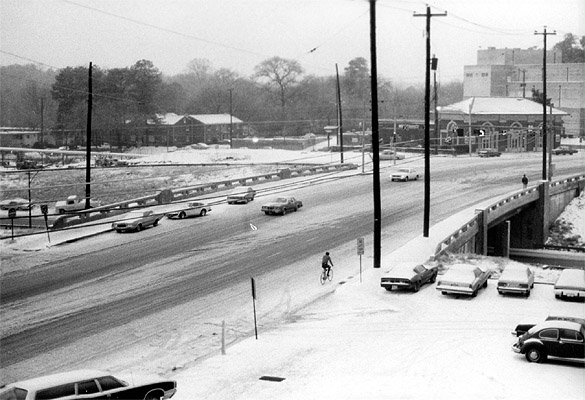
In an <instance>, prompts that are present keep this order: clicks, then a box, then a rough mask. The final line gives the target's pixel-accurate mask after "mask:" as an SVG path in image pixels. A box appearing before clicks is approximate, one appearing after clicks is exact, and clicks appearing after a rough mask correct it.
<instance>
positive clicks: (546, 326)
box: [512, 321, 585, 363]
mask: <svg viewBox="0 0 585 400" xmlns="http://www.w3.org/2000/svg"><path fill="white" fill-rule="evenodd" d="M512 350H513V351H514V352H515V353H520V354H524V355H525V357H526V359H527V360H528V361H530V362H535V363H542V362H544V361H546V359H547V357H549V356H550V357H559V358H565V359H576V360H584V359H585V327H583V325H582V324H579V323H577V322H572V321H546V322H543V323H540V324H538V325H535V326H533V327H532V328H530V329H529V330H528V332H526V333H525V334H524V335H522V336H520V338H518V342H516V343H515V344H514V345H513V346H512Z"/></svg>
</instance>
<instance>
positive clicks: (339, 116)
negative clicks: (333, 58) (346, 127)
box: [335, 64, 343, 164]
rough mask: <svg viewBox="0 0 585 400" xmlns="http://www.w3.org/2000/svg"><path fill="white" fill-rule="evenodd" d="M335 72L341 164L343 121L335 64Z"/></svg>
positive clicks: (337, 72) (337, 71)
mask: <svg viewBox="0 0 585 400" xmlns="http://www.w3.org/2000/svg"><path fill="white" fill-rule="evenodd" d="M335 74H336V75H337V130H338V135H337V137H338V138H339V151H340V153H341V163H342V164H343V122H342V116H341V86H340V85H339V70H338V69H337V64H335Z"/></svg>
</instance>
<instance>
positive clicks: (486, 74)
mask: <svg viewBox="0 0 585 400" xmlns="http://www.w3.org/2000/svg"><path fill="white" fill-rule="evenodd" d="M489 75H490V74H488V73H487V72H482V73H481V76H482V77H483V78H485V77H488V76H489Z"/></svg>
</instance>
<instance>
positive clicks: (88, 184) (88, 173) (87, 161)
mask: <svg viewBox="0 0 585 400" xmlns="http://www.w3.org/2000/svg"><path fill="white" fill-rule="evenodd" d="M91 71H92V63H91V62H90V63H89V78H88V82H87V133H86V135H87V136H86V142H87V143H86V145H85V209H86V210H87V209H89V208H90V202H89V199H90V197H91V108H92V106H93V85H92V82H91Z"/></svg>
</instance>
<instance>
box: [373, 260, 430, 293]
mask: <svg viewBox="0 0 585 400" xmlns="http://www.w3.org/2000/svg"><path fill="white" fill-rule="evenodd" d="M439 267H440V265H439V264H437V265H433V266H429V265H423V264H418V265H417V264H412V263H402V264H397V265H396V266H395V267H393V268H392V269H390V270H389V271H388V272H387V273H386V274H385V275H384V276H383V277H382V278H381V279H380V286H382V287H383V288H384V289H386V290H388V291H391V290H392V289H408V290H412V291H413V292H418V291H419V290H420V288H421V286H422V285H424V284H425V283H434V282H435V280H436V279H437V275H438V274H439Z"/></svg>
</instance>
